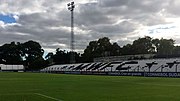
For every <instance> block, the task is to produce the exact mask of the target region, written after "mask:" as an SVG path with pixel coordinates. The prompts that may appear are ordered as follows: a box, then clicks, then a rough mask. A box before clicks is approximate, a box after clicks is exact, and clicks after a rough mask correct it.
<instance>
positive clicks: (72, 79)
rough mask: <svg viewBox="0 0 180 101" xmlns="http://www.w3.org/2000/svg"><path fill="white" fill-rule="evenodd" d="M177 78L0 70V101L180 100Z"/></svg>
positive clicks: (179, 84)
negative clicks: (7, 71)
mask: <svg viewBox="0 0 180 101" xmlns="http://www.w3.org/2000/svg"><path fill="white" fill-rule="evenodd" d="M179 95H180V79H179V78H145V77H121V76H118V77H117V76H92V75H61V74H39V73H0V101H180V96H179Z"/></svg>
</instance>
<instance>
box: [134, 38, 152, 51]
mask: <svg viewBox="0 0 180 101" xmlns="http://www.w3.org/2000/svg"><path fill="white" fill-rule="evenodd" d="M132 48H133V51H134V53H135V54H149V53H154V52H155V48H154V47H153V44H152V38H151V37H149V36H145V37H144V38H139V39H137V40H135V41H133V44H132Z"/></svg>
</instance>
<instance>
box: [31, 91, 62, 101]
mask: <svg viewBox="0 0 180 101" xmlns="http://www.w3.org/2000/svg"><path fill="white" fill-rule="evenodd" d="M34 94H35V95H39V96H42V97H45V98H49V99H52V100H56V101H63V100H60V99H57V98H54V97H51V96H47V95H44V94H41V93H34Z"/></svg>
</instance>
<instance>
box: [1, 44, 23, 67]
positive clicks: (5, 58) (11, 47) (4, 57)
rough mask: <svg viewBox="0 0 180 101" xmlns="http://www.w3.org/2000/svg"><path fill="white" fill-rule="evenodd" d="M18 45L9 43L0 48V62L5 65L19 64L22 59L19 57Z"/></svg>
mask: <svg viewBox="0 0 180 101" xmlns="http://www.w3.org/2000/svg"><path fill="white" fill-rule="evenodd" d="M19 44H20V43H15V42H11V43H10V44H4V45H3V46H1V47H0V60H1V63H5V64H21V63H22V61H23V59H22V57H21V49H20V48H19Z"/></svg>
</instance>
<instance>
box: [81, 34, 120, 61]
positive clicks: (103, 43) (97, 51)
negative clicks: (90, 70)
mask: <svg viewBox="0 0 180 101" xmlns="http://www.w3.org/2000/svg"><path fill="white" fill-rule="evenodd" d="M120 49H121V48H120V47H119V46H118V44H117V43H114V44H111V42H110V39H109V38H108V37H103V38H100V39H98V41H91V42H89V45H88V46H87V47H86V49H85V50H84V53H83V54H82V57H83V59H84V60H85V62H92V61H93V59H94V58H97V57H106V56H112V55H120V54H121V53H120V52H121V51H120Z"/></svg>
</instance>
